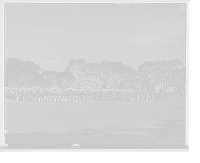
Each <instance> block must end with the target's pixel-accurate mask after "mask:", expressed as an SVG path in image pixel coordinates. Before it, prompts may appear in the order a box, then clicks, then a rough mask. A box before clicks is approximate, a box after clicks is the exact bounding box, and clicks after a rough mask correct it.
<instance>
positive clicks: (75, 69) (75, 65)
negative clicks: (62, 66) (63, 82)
mask: <svg viewBox="0 0 200 163" xmlns="http://www.w3.org/2000/svg"><path fill="white" fill-rule="evenodd" d="M86 66H87V63H86V61H85V60H84V59H77V60H71V61H70V63H69V70H70V72H71V73H72V74H73V75H74V78H75V81H74V87H75V88H80V82H81V80H82V76H83V75H84V73H85V69H86Z"/></svg>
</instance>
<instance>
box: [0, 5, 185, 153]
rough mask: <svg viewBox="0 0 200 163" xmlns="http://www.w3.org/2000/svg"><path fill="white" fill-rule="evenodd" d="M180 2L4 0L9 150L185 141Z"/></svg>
mask: <svg viewBox="0 0 200 163" xmlns="http://www.w3.org/2000/svg"><path fill="white" fill-rule="evenodd" d="M187 11H188V4H187V3H6V4H5V6H4V22H5V24H4V138H5V142H4V144H5V147H6V148H9V149H73V150H74V149H75V150H82V149H83V150H84V149H91V150H94V149H109V150H113V149H120V150H126V149H129V150H133V149H150V150H154V149H164V150H166V149H175V150H182V149H188V136H187V135H188V134H187V133H188V129H187V123H188V121H187V96H188V95H187V82H188V81H187V79H188V76H187V75H188V74H187V44H188V41H187V39H188V38H187V30H188V29H187V23H188V22H187V14H188V13H187Z"/></svg>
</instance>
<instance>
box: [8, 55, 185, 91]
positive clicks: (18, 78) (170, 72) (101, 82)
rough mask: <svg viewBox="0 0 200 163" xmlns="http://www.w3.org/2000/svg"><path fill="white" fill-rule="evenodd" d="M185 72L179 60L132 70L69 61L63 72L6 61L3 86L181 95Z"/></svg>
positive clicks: (120, 65) (120, 64)
mask: <svg viewBox="0 0 200 163" xmlns="http://www.w3.org/2000/svg"><path fill="white" fill-rule="evenodd" d="M185 82H186V69H185V66H184V64H183V63H182V62H181V61H180V60H179V59H173V60H163V61H153V62H152V61H147V62H144V63H142V64H141V65H139V66H138V70H135V69H134V68H133V67H131V66H129V65H125V64H124V63H123V62H114V61H107V60H103V61H102V62H100V63H87V62H86V61H85V60H84V59H77V60H71V61H70V62H69V63H68V64H67V66H66V68H65V69H64V71H62V72H56V71H50V70H48V71H43V70H41V68H40V66H39V65H38V64H35V63H34V62H30V61H22V60H21V59H19V58H9V59H7V60H6V64H5V86H6V87H12V88H13V87H14V88H20V87H21V88H22V87H23V88H31V87H42V88H76V89H81V88H84V89H96V88H100V89H113V90H117V89H123V90H135V91H138V92H152V93H155V92H160V93H167V92H168V93H170V92H173V93H175V92H177V93H178V92H179V93H183V94H184V93H185Z"/></svg>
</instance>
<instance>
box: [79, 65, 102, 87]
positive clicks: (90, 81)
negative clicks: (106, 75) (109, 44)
mask: <svg viewBox="0 0 200 163" xmlns="http://www.w3.org/2000/svg"><path fill="white" fill-rule="evenodd" d="M80 86H81V87H82V88H91V89H92V88H99V87H100V84H99V75H98V73H97V72H96V69H95V64H93V63H90V64H87V65H86V67H85V71H84V74H83V75H82V79H81V82H80Z"/></svg>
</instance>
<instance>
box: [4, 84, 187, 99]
mask: <svg viewBox="0 0 200 163" xmlns="http://www.w3.org/2000/svg"><path fill="white" fill-rule="evenodd" d="M5 94H6V98H12V99H14V100H15V101H27V102H28V101H29V102H50V103H57V102H58V103H64V102H66V103H83V102H94V101H152V100H175V99H179V98H184V96H183V95H180V94H177V93H167V92H165V93H152V92H137V91H136V90H112V89H105V90H102V89H72V88H70V89H62V88H38V87H37V88H5Z"/></svg>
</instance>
